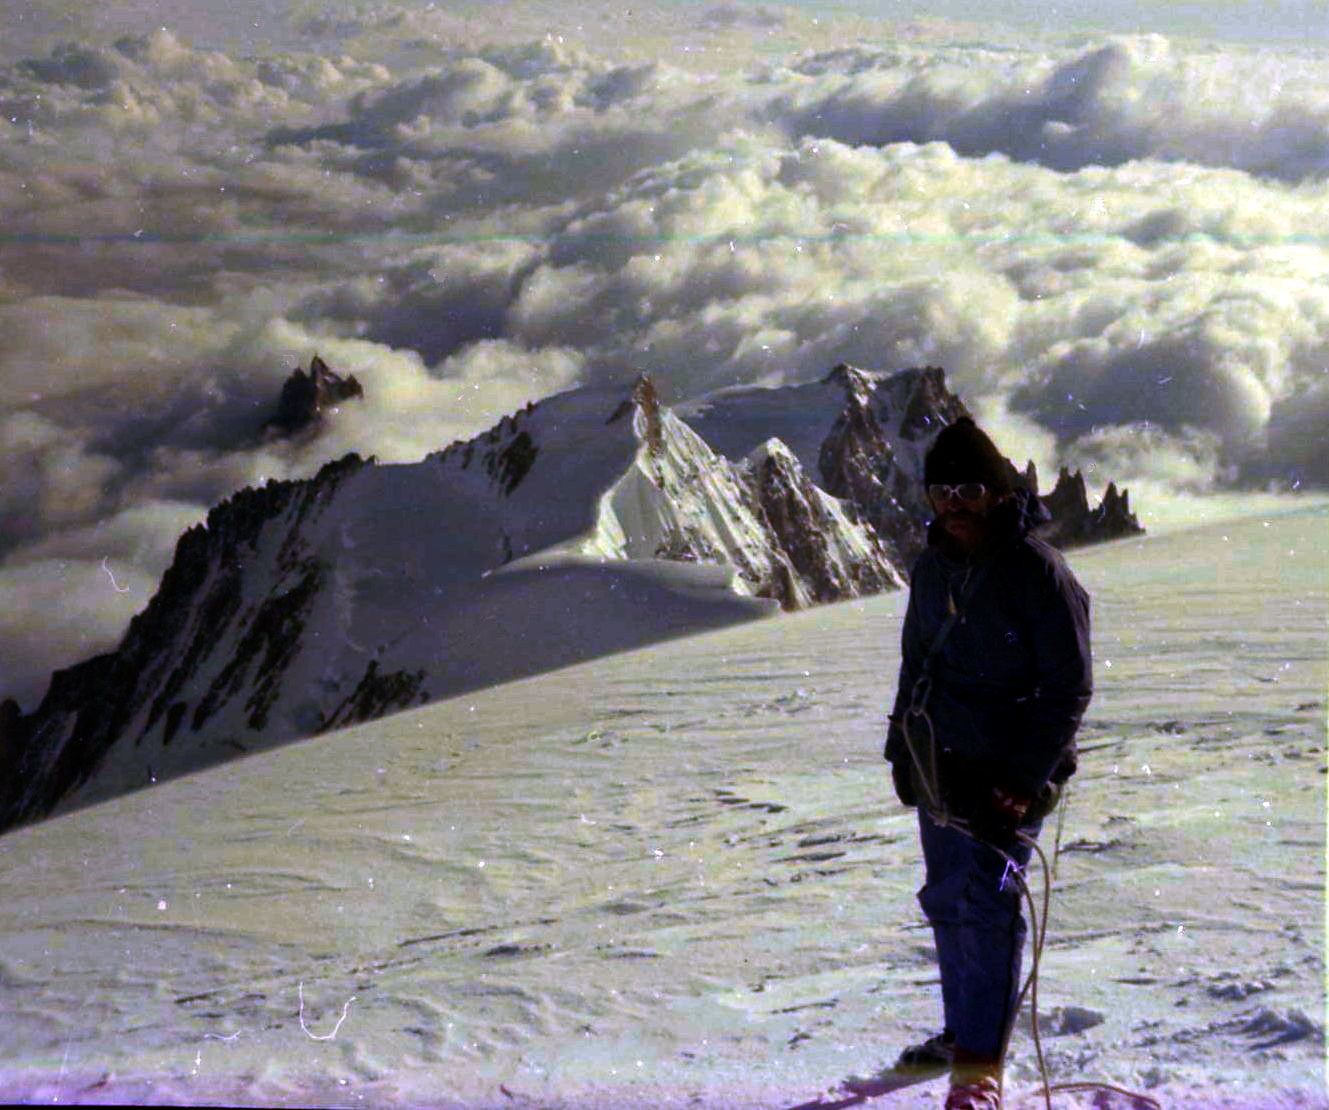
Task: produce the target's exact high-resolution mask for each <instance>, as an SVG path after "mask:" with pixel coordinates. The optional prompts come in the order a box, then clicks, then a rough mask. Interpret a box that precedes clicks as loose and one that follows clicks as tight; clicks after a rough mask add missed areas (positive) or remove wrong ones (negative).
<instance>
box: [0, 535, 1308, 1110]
mask: <svg viewBox="0 0 1329 1110" xmlns="http://www.w3.org/2000/svg"><path fill="white" fill-rule="evenodd" d="M1324 530H1325V516H1324V513H1323V511H1322V510H1316V511H1313V512H1306V511H1300V512H1293V513H1288V514H1285V515H1283V516H1279V517H1271V518H1266V519H1261V518H1254V517H1253V518H1249V519H1246V520H1242V521H1228V522H1226V523H1223V524H1219V525H1211V526H1207V527H1204V528H1200V529H1193V530H1189V531H1182V532H1175V533H1167V534H1160V535H1152V536H1150V537H1147V538H1143V539H1140V540H1129V541H1121V542H1119V543H1116V544H1111V545H1106V546H1103V547H1098V548H1091V549H1082V550H1079V551H1076V552H1074V553H1073V555H1072V557H1071V558H1072V562H1073V564H1074V566H1075V568H1076V570H1077V573H1078V574H1079V575H1080V576H1081V578H1082V580H1083V581H1084V583H1085V585H1086V586H1087V587H1088V588H1089V589H1090V591H1091V593H1092V594H1093V596H1094V599H1095V619H1096V630H1095V642H1096V649H1097V667H1098V671H1097V673H1098V679H1099V688H1098V693H1097V696H1096V698H1095V701H1094V703H1093V705H1092V707H1091V709H1090V713H1089V717H1088V720H1087V722H1086V725H1085V728H1084V731H1083V733H1082V741H1083V758H1082V765H1081V772H1080V775H1079V776H1078V778H1077V779H1076V780H1075V783H1074V788H1073V790H1072V792H1071V797H1070V801H1069V808H1068V809H1067V811H1066V813H1065V820H1064V828H1063V829H1062V831H1061V849H1062V850H1061V854H1060V857H1059V858H1058V861H1057V880H1056V892H1055V895H1054V899H1053V910H1052V920H1051V925H1050V929H1049V938H1048V947H1047V951H1046V954H1045V958H1044V962H1043V975H1042V979H1041V988H1040V989H1041V993H1040V1003H1041V1006H1040V1011H1041V1014H1042V1028H1043V1034H1044V1047H1045V1050H1046V1054H1047V1059H1048V1062H1049V1065H1050V1067H1051V1070H1052V1074H1053V1078H1054V1080H1056V1081H1079V1080H1085V1079H1106V1080H1111V1081H1114V1082H1117V1083H1122V1084H1125V1085H1128V1086H1132V1087H1135V1088H1139V1089H1147V1090H1148V1091H1149V1092H1150V1093H1151V1094H1152V1095H1153V1097H1155V1098H1157V1099H1158V1100H1159V1101H1160V1102H1161V1103H1162V1105H1164V1106H1167V1107H1169V1108H1199V1107H1204V1108H1206V1110H1216V1108H1218V1110H1221V1108H1228V1110H1236V1108H1241V1110H1255V1108H1259V1110H1271V1108H1273V1107H1280V1108H1282V1107H1324V1106H1327V1105H1329V1101H1327V1100H1326V1096H1325V1087H1324V1051H1325V1049H1324V994H1323V981H1324V951H1323V907H1322V901H1321V899H1322V892H1323V882H1324V866H1323V846H1324V783H1325V779H1324V772H1325V754H1324V752H1325V749H1324V743H1325V658H1324V643H1325V633H1326V600H1327V597H1326V595H1327V593H1329V591H1327V589H1326V581H1325V566H1324V554H1323V550H1324V549H1323V540H1324V534H1325V531H1324ZM904 600H905V595H904V594H902V593H897V594H887V595H878V596H876V597H873V598H869V599H865V600H858V601H852V602H847V603H844V604H841V605H836V606H827V607H821V608H816V609H811V610H807V611H802V612H798V613H794V614H787V615H783V616H780V617H778V618H776V619H773V620H767V621H759V622H754V623H750V624H744V625H739V626H735V627H732V628H728V629H725V630H722V631H718V632H710V633H706V634H704V635H699V636H696V637H692V638H689V639H685V640H675V641H672V642H670V643H666V644H662V645H659V646H656V647H652V648H649V649H646V650H641V651H637V652H633V653H630V654H625V655H620V656H617V657H613V658H606V659H600V660H597V661H595V662H592V663H587V664H582V665H578V666H576V667H572V668H569V669H566V670H563V671H560V672H556V673H553V674H548V675H544V676H541V677H538V678H533V679H527V680H524V681H521V682H516V683H512V684H509V685H506V686H500V687H495V688H492V689H489V690H485V691H481V692H479V693H475V694H470V695H467V696H464V697H461V698H457V699H454V700H452V701H449V702H445V703H440V704H435V705H432V706H429V707H426V708H422V709H419V710H413V711H410V712H407V713H402V714H399V715H397V716H394V717H391V718H388V719H384V720H381V721H377V722H374V723H372V724H369V725H364V726H359V727H356V728H352V729H348V730H345V731H343V732H340V733H334V734H329V735H326V736H323V737H320V738H317V739H313V740H309V741H305V742H302V743H298V744H294V745H291V746H289V747H287V748H283V749H280V750H276V751H271V752H266V753H262V754H259V755H255V756H252V757H249V758H247V759H245V760H242V761H240V762H237V763H233V764H230V765H228V766H226V767H224V768H219V769H215V770H213V771H209V772H204V773H200V774H197V775H193V776H189V777H186V778H182V779H179V780H177V781H175V782H172V783H170V784H167V785H165V786H162V787H159V788H156V789H153V790H150V791H147V792H143V793H140V794H138V795H134V796H130V797H125V798H120V799H117V800H115V801H112V802H108V803H105V804H102V805H100V806H96V807H92V808H90V809H87V810H85V811H82V812H80V813H76V814H72V815H69V816H66V817H62V818H57V819H55V820H53V821H49V822H47V823H45V824H43V825H40V826H36V827H32V828H26V829H21V830H18V831H16V832H13V833H11V834H9V835H7V836H5V837H4V838H0V861H2V863H0V1014H3V1020H0V1060H3V1061H4V1065H3V1071H0V1097H3V1098H5V1099H9V1100H20V1101H30V1102H47V1103H51V1102H88V1103H96V1102H111V1101H121V1102H123V1101H133V1102H162V1103H168V1102H176V1103H194V1104H197V1103H205V1102H207V1103H216V1102H225V1103H231V1104H241V1105H243V1104H249V1103H267V1104H283V1103H286V1104H292V1105H295V1104H300V1105H316V1106H333V1105H336V1106H396V1105H409V1106H439V1107H465V1108H468V1110H471V1108H477V1107H486V1108H487V1107H499V1106H503V1107H542V1108H549V1110H560V1108H568V1110H572V1108H577V1110H609V1108H611V1107H612V1108H616V1110H633V1108H637V1107H643V1108H644V1107H648V1106H649V1107H654V1108H664V1110H681V1108H683V1107H706V1108H712V1107H713V1108H724V1110H734V1108H744V1107H753V1108H757V1107H762V1108H766V1107H771V1108H781V1107H787V1106H791V1105H795V1104H798V1103H801V1102H804V1101H806V1100H807V1099H809V1098H812V1097H813V1096H815V1095H816V1094H817V1093H818V1092H819V1091H824V1090H825V1089H826V1088H827V1086H828V1085H830V1084H832V1083H834V1082H835V1081H836V1080H838V1079H839V1078H841V1077H843V1076H845V1075H847V1074H849V1073H852V1072H855V1071H859V1070H862V1069H865V1068H871V1067H875V1066H877V1065H879V1064H881V1063H883V1062H885V1061H887V1060H889V1059H891V1058H893V1056H894V1054H895V1052H896V1051H897V1049H898V1048H899V1046H900V1045H901V1044H902V1043H905V1042H906V1041H909V1040H912V1039H915V1038H917V1037H918V1036H919V1035H921V1034H923V1033H925V1032H927V1031H930V1030H931V1029H933V1028H934V1023H935V1022H936V1020H937V1013H938V1006H939V999H938V987H937V979H936V972H935V967H934V965H933V954H932V946H931V943H930V936H929V934H928V932H927V930H926V928H925V927H924V926H923V924H922V922H921V920H920V915H919V912H918V910H917V907H916V904H915V902H914V897H913V896H914V891H915V889H916V887H917V886H918V884H919V881H920V875H919V864H918V860H917V849H916V845H915V834H914V829H913V817H912V815H911V814H910V813H908V812H906V811H904V810H902V809H901V808H900V807H899V806H898V805H896V804H895V802H894V801H893V799H892V798H891V795H890V792H889V784H888V780H887V776H886V774H885V770H884V767H883V765H882V764H881V762H880V759H879V749H880V742H881V736H882V715H883V712H884V707H885V705H886V704H887V702H888V701H889V696H890V693H891V688H892V686H893V680H894V673H895V668H896V665H897V647H896V644H897V640H898V635H899V621H900V619H901V616H902V614H903V606H904ZM1053 839H1054V833H1053V831H1052V828H1051V826H1050V827H1049V831H1048V833H1047V834H1046V835H1045V847H1048V848H1050V847H1051V846H1052V842H1053ZM1008 1077H1009V1086H1010V1087H1011V1088H1012V1090H1013V1092H1014V1093H1013V1096H1012V1098H1011V1100H1010V1105H1012V1106H1013V1107H1015V1108H1016V1110H1032V1108H1033V1107H1035V1106H1041V1105H1042V1104H1043V1103H1042V1096H1041V1093H1040V1091H1039V1088H1038V1079H1037V1074H1036V1070H1035V1062H1034V1055H1033V1045H1032V1042H1031V1040H1030V1036H1029V1032H1028V1022H1027V1020H1026V1021H1025V1022H1023V1023H1022V1027H1021V1029H1020V1030H1019V1031H1017V1034H1016V1036H1015V1038H1014V1042H1013V1045H1012V1053H1011V1061H1010V1068H1009V1073H1008ZM940 1086H941V1085H940V1084H939V1083H938V1084H932V1085H929V1086H923V1087H917V1088H913V1089H911V1090H909V1091H905V1092H901V1093H900V1094H897V1095H895V1096H892V1097H891V1098H890V1099H887V1100H883V1105H889V1106H890V1107H892V1108H893V1110H897V1108H898V1110H905V1108H918V1107H924V1106H929V1107H935V1106H936V1105H937V1103H938V1101H939V1099H940ZM1097 1098H1098V1096H1095V1095H1091V1094H1064V1095H1058V1096H1056V1098H1055V1105H1056V1106H1057V1107H1058V1108H1059V1110H1060V1108H1073V1107H1074V1108H1083V1110H1089V1108H1090V1107H1095V1108H1097V1107H1108V1106H1111V1107H1124V1106H1125V1105H1127V1103H1126V1102H1125V1101H1124V1100H1121V1099H1119V1098H1114V1099H1113V1100H1111V1101H1106V1102H1105V1101H1102V1100H1099V1101H1095V1100H1096V1099H1097Z"/></svg>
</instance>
